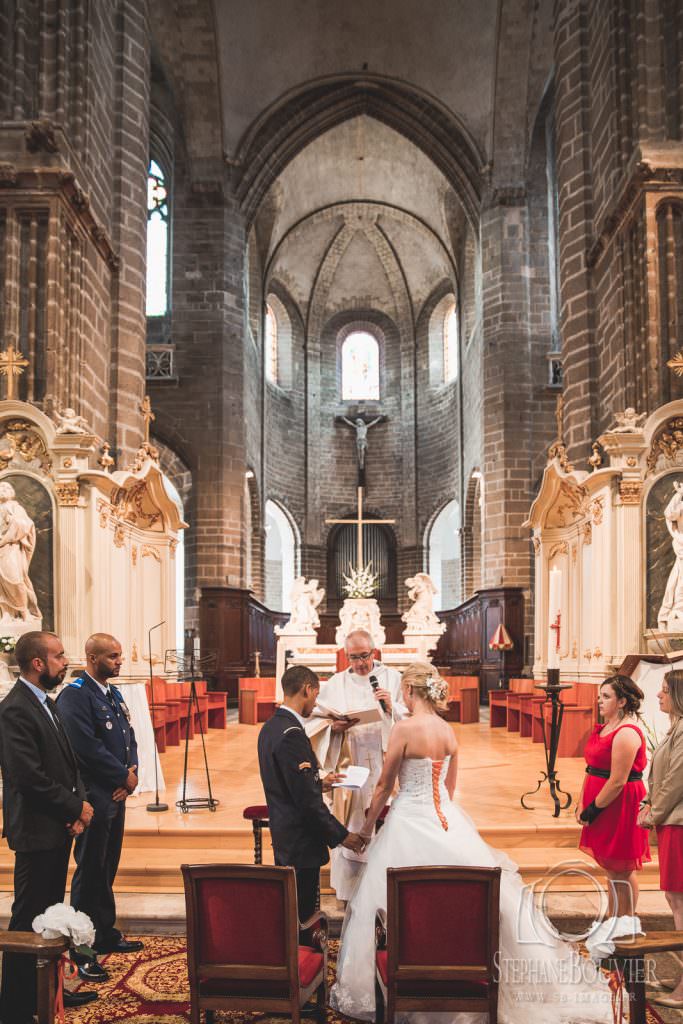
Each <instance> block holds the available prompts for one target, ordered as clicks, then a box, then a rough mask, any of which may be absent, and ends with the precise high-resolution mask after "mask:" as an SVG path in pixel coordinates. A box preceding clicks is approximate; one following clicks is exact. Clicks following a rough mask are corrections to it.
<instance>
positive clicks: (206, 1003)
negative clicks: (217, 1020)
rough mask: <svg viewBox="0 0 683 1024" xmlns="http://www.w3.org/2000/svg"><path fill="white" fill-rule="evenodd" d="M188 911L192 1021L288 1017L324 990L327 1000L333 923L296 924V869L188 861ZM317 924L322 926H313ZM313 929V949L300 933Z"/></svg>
mask: <svg viewBox="0 0 683 1024" xmlns="http://www.w3.org/2000/svg"><path fill="white" fill-rule="evenodd" d="M181 870H182V873H183V882H184V885H185V907H186V912H187V969H188V976H189V981H190V1020H191V1021H192V1024H200V1019H201V1011H202V1010H205V1011H207V1022H208V1020H209V1019H210V1015H212V1011H214V1010H238V1011H239V1010H242V1011H250V1012H253V1013H284V1014H288V1015H289V1018H290V1019H291V1020H292V1021H293V1022H294V1024H300V1021H301V1008H302V1006H304V1004H305V1003H306V1002H307V1001H308V1000H309V999H310V998H311V996H313V995H314V994H316V993H317V1006H318V1012H319V1014H320V1016H321V1017H324V1014H325V1005H326V1002H327V918H326V917H325V915H324V914H322V913H320V911H317V912H316V913H315V914H314V915H313V917H312V918H311V919H310V920H309V921H302V922H301V925H300V924H299V921H298V919H297V909H296V876H295V874H294V869H293V868H280V867H252V866H251V865H246V864H196V865H190V864H182V865H181ZM314 926H315V927H314ZM300 927H301V928H306V929H313V932H312V936H313V937H312V940H311V941H312V943H313V945H311V946H300V945H299V928H300Z"/></svg>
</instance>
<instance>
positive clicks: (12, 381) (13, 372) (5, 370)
mask: <svg viewBox="0 0 683 1024" xmlns="http://www.w3.org/2000/svg"><path fill="white" fill-rule="evenodd" d="M28 365H29V361H28V359H24V357H23V356H22V354H21V352H20V351H19V350H18V349H16V348H15V347H14V345H8V346H7V348H6V349H5V350H4V352H0V374H2V376H3V377H6V378H7V393H6V395H5V398H7V399H11V398H16V379H17V377H20V376H21V375H22V373H23V372H24V370H25V369H26V367H27V366H28Z"/></svg>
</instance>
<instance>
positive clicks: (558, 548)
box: [548, 540, 569, 562]
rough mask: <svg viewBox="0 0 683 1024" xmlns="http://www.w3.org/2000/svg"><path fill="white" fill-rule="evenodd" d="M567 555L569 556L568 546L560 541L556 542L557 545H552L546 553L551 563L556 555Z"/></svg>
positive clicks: (563, 541)
mask: <svg viewBox="0 0 683 1024" xmlns="http://www.w3.org/2000/svg"><path fill="white" fill-rule="evenodd" d="M567 554H569V544H568V543H567V541H566V540H560V541H558V542H557V544H553V545H552V547H551V548H550V550H549V551H548V561H549V562H552V560H553V558H555V557H556V556H557V555H567Z"/></svg>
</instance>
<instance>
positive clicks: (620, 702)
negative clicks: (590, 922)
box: [576, 676, 651, 917]
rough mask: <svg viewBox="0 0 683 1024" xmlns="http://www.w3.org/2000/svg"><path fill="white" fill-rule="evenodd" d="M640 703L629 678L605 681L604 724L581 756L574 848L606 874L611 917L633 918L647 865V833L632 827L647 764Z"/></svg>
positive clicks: (601, 704) (601, 703) (600, 704)
mask: <svg viewBox="0 0 683 1024" xmlns="http://www.w3.org/2000/svg"><path fill="white" fill-rule="evenodd" d="M642 699H643V691H642V690H641V689H640V688H639V687H638V686H636V684H635V683H634V682H633V680H632V679H629V677H628V676H611V678H609V679H606V680H605V682H604V683H603V684H602V685H601V687H600V692H599V694H598V708H599V710H600V715H601V717H602V719H603V722H602V724H598V725H596V726H595V729H594V730H593V732H592V733H591V735H590V737H589V739H588V742H587V743H586V749H585V751H584V756H585V758H586V777H585V779H584V783H583V786H582V788H581V794H580V796H579V801H578V805H577V808H576V817H577V820H578V821H579V822H581V823H582V824H583V826H584V827H583V831H582V832H581V839H580V842H579V847H580V849H581V850H583V851H584V852H585V853H589V854H590V855H591V856H592V857H593V858H594V859H595V860H596V861H597V863H598V864H599V865H600V867H602V868H604V869H605V872H606V874H607V879H608V883H615V884H608V889H609V897H608V916H610V917H612V916H613V917H621V916H623V915H624V914H629V915H630V914H634V913H635V909H636V903H637V901H638V881H637V878H636V871H638V870H640V868H642V866H643V862H644V861H649V860H651V857H650V844H649V842H648V834H647V830H646V829H644V828H641V827H640V826H639V825H638V823H637V822H638V813H639V804H640V801H641V800H642V799H643V797H644V796H645V785H644V783H643V769H644V768H645V765H646V764H647V752H646V746H645V737H644V736H643V733H642V732H641V730H640V727H639V725H638V717H637V716H638V709H639V707H640V702H641V701H642ZM620 883H621V884H620ZM624 883H625V884H624ZM629 887H630V888H629Z"/></svg>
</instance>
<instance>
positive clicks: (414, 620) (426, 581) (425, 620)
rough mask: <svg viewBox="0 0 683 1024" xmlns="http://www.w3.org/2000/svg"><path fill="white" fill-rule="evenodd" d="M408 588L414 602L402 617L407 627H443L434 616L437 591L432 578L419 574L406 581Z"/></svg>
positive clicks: (410, 597)
mask: <svg viewBox="0 0 683 1024" xmlns="http://www.w3.org/2000/svg"><path fill="white" fill-rule="evenodd" d="M406 586H407V587H408V598H409V599H410V600H411V601H412V602H413V605H412V607H410V608H409V609H408V611H407V612H405V614H404V615H402V616H401V618H402V619H403V621H404V622H405V623H406V625H408V626H410V627H413V628H417V629H426V628H427V627H430V628H431V627H434V626H436V627H441V626H442V625H443V623H441V622H440V621H439V619H438V618H437V617H436V615H435V614H434V607H433V605H434V595H435V594H436V592H437V590H436V587H435V586H434V583H433V581H432V578H431V576H429V575H428V574H427V573H426V572H417V573H415V575H414V576H410V577H409V578H408V579H407V580H406Z"/></svg>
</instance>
